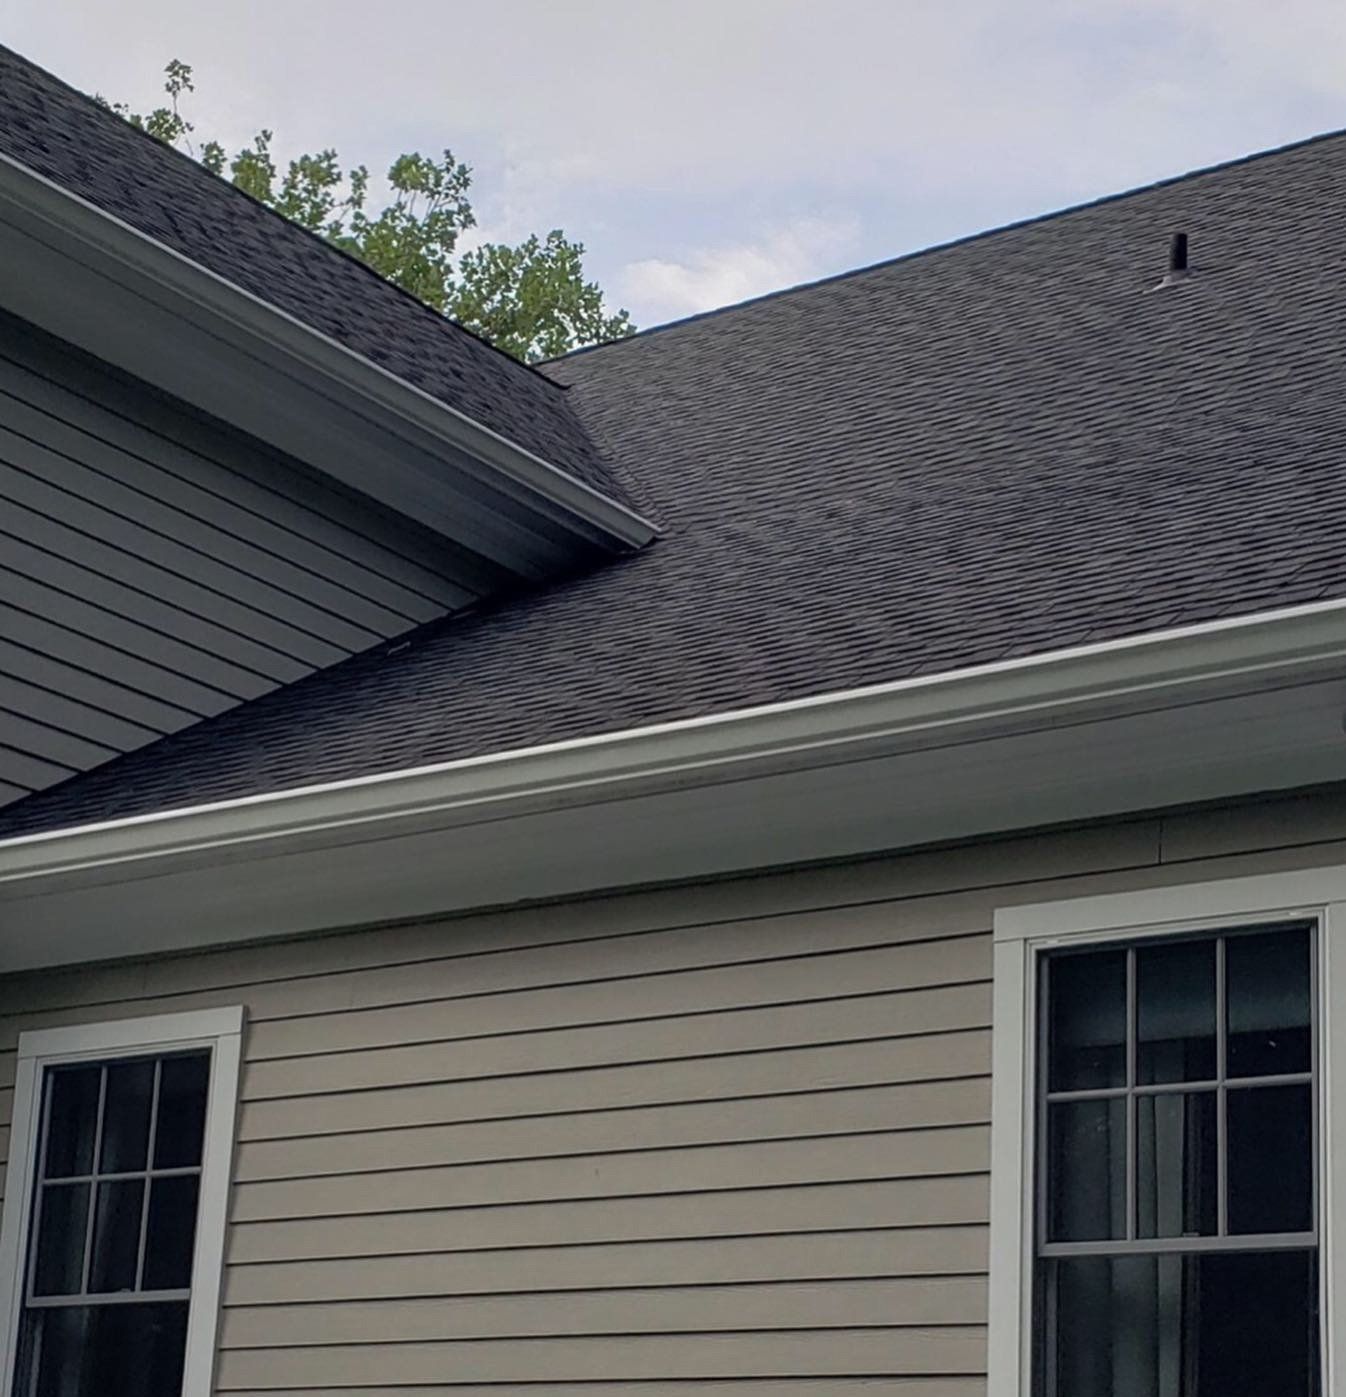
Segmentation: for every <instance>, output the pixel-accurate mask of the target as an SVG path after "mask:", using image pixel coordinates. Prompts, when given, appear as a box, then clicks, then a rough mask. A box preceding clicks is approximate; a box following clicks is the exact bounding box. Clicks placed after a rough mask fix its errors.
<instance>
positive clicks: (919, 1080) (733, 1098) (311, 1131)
mask: <svg viewBox="0 0 1346 1397" xmlns="http://www.w3.org/2000/svg"><path fill="white" fill-rule="evenodd" d="M932 1036H934V1037H938V1036H941V1035H928V1034H916V1035H913V1036H912V1038H911V1039H910V1040H907V1039H902V1038H895V1039H887V1040H883V1039H858V1040H855V1041H853V1042H851V1043H848V1044H846V1045H845V1046H847V1047H855V1048H866V1047H871V1046H875V1045H878V1044H882V1043H885V1042H897V1043H905V1042H907V1041H911V1042H913V1043H923V1042H924V1040H925V1039H926V1038H927V1037H932ZM942 1036H945V1037H952V1036H954V1034H953V1033H952V1032H950V1033H949V1034H945V1035H942ZM982 1036H984V1035H980V1034H979V1041H980V1038H981V1037H982ZM826 1050H827V1049H826V1047H825V1046H824V1047H820V1048H819V1051H820V1052H825V1051H826ZM791 1051H793V1050H791V1049H785V1050H776V1051H774V1052H773V1051H769V1050H768V1051H762V1052H759V1053H756V1054H754V1055H753V1056H754V1057H757V1058H766V1057H772V1056H776V1055H778V1054H779V1052H791ZM737 1056H739V1055H738V1054H719V1055H715V1054H712V1055H709V1056H707V1057H706V1058H703V1059H699V1060H698V1059H684V1061H702V1062H705V1063H707V1064H712V1063H716V1062H720V1063H723V1061H724V1060H725V1059H726V1058H734V1057H737ZM744 1056H746V1054H745V1055H744ZM666 1065H672V1064H666V1063H662V1062H661V1063H660V1064H659V1066H661V1067H662V1066H666ZM987 1067H988V1070H986V1071H969V1070H967V1069H966V1068H965V1067H963V1066H962V1065H961V1064H959V1063H956V1062H954V1063H940V1062H931V1063H930V1064H929V1066H928V1067H923V1068H917V1067H913V1069H912V1070H911V1072H910V1073H909V1074H907V1075H903V1076H896V1075H892V1076H890V1075H882V1076H877V1075H876V1076H869V1077H864V1078H856V1079H850V1078H847V1079H844V1080H841V1081H829V1082H827V1083H826V1084H825V1085H812V1084H809V1083H808V1082H807V1078H803V1079H801V1080H799V1081H797V1082H796V1083H795V1084H794V1085H789V1086H778V1087H767V1088H763V1089H761V1090H757V1091H746V1090H742V1089H738V1090H732V1089H726V1090H721V1091H720V1092H716V1093H714V1094H700V1095H694V1096H687V1095H671V1096H670V1095H650V1096H645V1095H642V1096H639V1097H638V1098H636V1099H633V1100H629V1101H621V1102H613V1103H611V1104H609V1105H592V1106H576V1105H571V1104H566V1105H553V1106H552V1107H551V1108H550V1109H547V1110H541V1109H536V1110H508V1109H501V1110H500V1111H499V1112H498V1113H495V1114H490V1115H466V1116H464V1115H447V1114H444V1113H442V1112H439V1113H435V1114H433V1115H432V1114H431V1113H428V1112H427V1113H426V1115H425V1116H424V1117H423V1118H419V1117H418V1118H417V1119H415V1120H406V1119H402V1120H398V1121H395V1122H389V1123H386V1124H379V1125H359V1126H349V1125H343V1126H335V1127H333V1128H331V1129H325V1128H319V1127H318V1126H317V1125H316V1124H315V1123H313V1122H312V1121H310V1120H307V1119H306V1118H304V1117H303V1116H302V1115H301V1116H300V1117H299V1121H301V1122H302V1124H300V1123H297V1122H296V1120H295V1112H296V1110H297V1108H298V1106H299V1105H301V1104H303V1103H308V1102H313V1101H317V1102H325V1101H327V1100H329V1099H330V1098H331V1097H333V1096H339V1097H343V1098H344V1096H345V1095H346V1094H345V1093H333V1092H329V1093H325V1094H324V1095H321V1096H315V1097H306V1096H299V1097H272V1098H269V1099H268V1100H267V1101H266V1103H265V1104H266V1105H268V1106H274V1107H275V1111H274V1113H269V1114H275V1115H276V1116H277V1118H278V1120H277V1125H278V1127H279V1128H274V1127H273V1128H272V1129H269V1130H267V1131H266V1132H262V1131H260V1130H257V1129H256V1128H255V1127H252V1126H250V1124H249V1121H248V1112H249V1110H252V1111H255V1110H256V1109H257V1108H258V1107H259V1106H261V1105H262V1104H263V1103H262V1102H245V1103H244V1110H243V1123H242V1126H241V1128H240V1131H239V1139H240V1141H243V1142H255V1141H262V1140H293V1139H305V1138H313V1137H321V1138H322V1139H324V1140H331V1141H333V1142H338V1141H340V1140H341V1138H342V1137H344V1136H347V1135H371V1134H379V1133H389V1134H391V1133H396V1132H399V1131H407V1130H419V1129H424V1128H426V1127H427V1126H436V1125H483V1124H486V1123H487V1122H492V1121H503V1120H508V1121H529V1120H536V1121H542V1120H549V1119H553V1118H555V1117H557V1116H570V1115H585V1116H614V1115H619V1114H623V1113H627V1112H630V1111H640V1110H648V1109H649V1108H651V1107H659V1108H661V1109H662V1108H667V1107H674V1108H676V1107H680V1106H700V1105H710V1104H718V1105H726V1104H732V1103H734V1102H744V1101H775V1100H779V1099H781V1098H790V1097H799V1098H811V1097H819V1096H826V1095H831V1094H835V1093H837V1092H844V1091H857V1090H867V1089H871V1088H874V1089H882V1088H885V1087H900V1086H917V1085H928V1084H931V1083H943V1084H949V1083H958V1082H974V1081H989V1057H988V1058H987ZM621 1070H623V1069H622V1068H577V1069H571V1070H569V1071H567V1070H564V1069H557V1070H555V1071H552V1072H551V1073H548V1074H545V1075H546V1076H548V1077H551V1078H557V1077H573V1076H583V1075H584V1074H585V1073H592V1072H605V1073H610V1072H614V1071H621ZM531 1075H532V1074H515V1075H514V1078H513V1079H512V1080H515V1081H518V1080H526V1079H528V1077H530V1076H531ZM510 1080H511V1078H510V1077H484V1078H483V1077H476V1078H468V1079H466V1080H465V1081H461V1082H453V1083H450V1085H452V1086H470V1085H473V1084H481V1083H484V1082H490V1083H492V1084H497V1083H505V1082H509V1081H510ZM426 1089H427V1088H425V1087H410V1088H404V1089H401V1090H402V1091H403V1093H404V1094H405V1093H409V1092H415V1091H422V1090H426ZM7 1090H8V1088H0V1104H2V1103H3V1101H4V1099H5V1092H6V1091H7ZM390 1090H397V1089H390V1088H384V1089H382V1090H379V1089H376V1088H367V1089H365V1090H364V1091H361V1092H358V1093H354V1095H356V1097H357V1098H359V1097H368V1098H370V1099H371V1100H378V1099H381V1098H382V1097H383V1096H385V1095H386V1094H387V1093H388V1092H389V1091H390ZM395 1113H396V1110H395V1108H392V1109H390V1110H389V1112H388V1114H389V1115H393V1114H395ZM287 1116H288V1119H287Z"/></svg>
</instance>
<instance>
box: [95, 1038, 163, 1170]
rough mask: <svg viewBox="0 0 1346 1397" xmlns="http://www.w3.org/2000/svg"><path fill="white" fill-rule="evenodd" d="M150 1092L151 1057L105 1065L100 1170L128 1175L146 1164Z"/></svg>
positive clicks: (152, 1061)
mask: <svg viewBox="0 0 1346 1397" xmlns="http://www.w3.org/2000/svg"><path fill="white" fill-rule="evenodd" d="M153 1095H154V1059H153V1058H145V1059H142V1060H141V1061H138V1062H137V1061H131V1062H114V1063H112V1064H111V1066H109V1067H108V1070H107V1100H106V1102H105V1104H104V1106H103V1148H102V1158H101V1161H100V1163H99V1166H98V1168H99V1172H100V1173H103V1174H129V1173H131V1172H132V1171H133V1170H136V1169H143V1168H144V1167H145V1160H146V1158H147V1154H148V1150H149V1138H150V1103H151V1100H152V1098H153Z"/></svg>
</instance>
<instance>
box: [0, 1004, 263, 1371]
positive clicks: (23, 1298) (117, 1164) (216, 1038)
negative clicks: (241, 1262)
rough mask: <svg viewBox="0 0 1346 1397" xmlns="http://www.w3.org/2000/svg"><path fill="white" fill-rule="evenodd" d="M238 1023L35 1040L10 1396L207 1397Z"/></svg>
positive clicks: (25, 1116)
mask: <svg viewBox="0 0 1346 1397" xmlns="http://www.w3.org/2000/svg"><path fill="white" fill-rule="evenodd" d="M241 1023H242V1015H241V1011H238V1010H225V1011H210V1012H207V1013H203V1014H190V1015H171V1016H165V1017H163V1018H160V1019H150V1020H140V1021H136V1022H133V1023H121V1024H111V1025H106V1026H102V1027H98V1028H78V1029H70V1030H55V1031H48V1032H41V1033H35V1034H26V1035H24V1036H23V1038H22V1039H21V1040H20V1047H19V1073H18V1078H17V1085H16V1099H15V1117H14V1138H15V1141H16V1144H15V1149H14V1159H13V1162H12V1164H11V1178H10V1181H9V1186H8V1188H7V1190H6V1200H5V1216H4V1225H3V1233H2V1234H0V1268H2V1269H0V1281H3V1283H5V1284H6V1285H8V1286H9V1296H8V1303H7V1305H6V1306H5V1308H4V1318H5V1319H6V1321H7V1327H6V1329H5V1331H4V1333H3V1334H0V1346H3V1349H4V1353H5V1371H4V1383H3V1385H2V1386H0V1392H3V1393H4V1394H5V1397H198V1394H199V1397H205V1394H206V1393H207V1392H208V1391H209V1384H210V1376H211V1367H212V1361H211V1360H212V1358H213V1348H214V1324H215V1311H216V1307H217V1300H218V1287H219V1271H220V1265H221V1260H222V1250H223V1240H224V1237H223V1232H224V1201H225V1195H226V1193H227V1187H228V1173H229V1159H230V1152H231V1141H232V1137H233V1114H234V1100H235V1096H236V1092H237V1078H238V1059H239V1052H238V1048H239V1039H240V1033H241Z"/></svg>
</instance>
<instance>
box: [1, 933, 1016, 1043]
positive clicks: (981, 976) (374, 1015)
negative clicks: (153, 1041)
mask: <svg viewBox="0 0 1346 1397" xmlns="http://www.w3.org/2000/svg"><path fill="white" fill-rule="evenodd" d="M957 942H962V943H964V945H965V946H966V947H967V948H969V949H972V948H976V949H978V950H979V951H980V950H984V951H985V952H986V953H987V954H985V955H981V954H978V955H977V956H975V957H969V962H968V965H967V966H966V967H959V966H951V967H950V970H951V971H953V970H957V971H959V973H957V974H951V975H950V977H949V978H938V977H936V978H922V979H918V980H914V981H913V982H912V983H910V984H902V983H894V982H888V983H886V984H884V985H881V986H880V987H879V988H876V989H865V990H853V989H849V988H841V989H840V992H837V991H834V992H833V993H831V994H826V993H819V992H817V990H816V989H815V992H813V993H810V994H802V993H797V992H796V993H785V994H783V995H782V996H781V997H779V998H776V999H766V998H762V999H753V998H751V997H748V998H745V999H741V1000H732V999H729V998H727V997H725V998H723V999H722V1000H721V1001H720V1002H719V1003H715V1004H711V1005H708V1006H707V1007H706V1008H704V1009H696V1008H693V1007H688V1006H680V1007H672V1008H668V1009H658V1010H654V1011H653V1012H645V1013H627V1014H624V1015H616V1016H612V1015H611V1014H609V1015H608V1016H605V1017H581V1018H567V1019H563V1020H561V1021H559V1022H553V1021H550V1020H549V1021H547V1022H544V1023H537V1024H534V1023H528V1024H522V1025H520V1026H518V1027H511V1028H501V1027H498V1026H492V1028H491V1030H490V1031H486V1030H484V1029H483V1030H480V1031H477V1032H462V1031H458V1032H443V1031H441V1028H440V1025H438V1024H437V1023H436V1024H435V1031H434V1032H430V1031H429V1027H428V1026H427V1028H426V1029H420V1028H417V1029H415V1030H414V1031H413V1032H408V1031H407V1025H406V1024H405V1023H404V1020H405V1019H406V1018H407V1017H408V1010H418V1011H431V1010H434V1009H436V1008H437V1007H438V1006H440V1005H446V1004H453V1005H459V1006H461V1005H465V1004H468V1003H474V1004H477V1005H480V1006H486V1005H494V1004H496V1003H498V1002H500V1001H502V1000H506V999H508V998H510V997H515V998H518V999H521V1000H528V1001H537V1000H541V1001H543V1002H544V1003H545V1002H546V1001H547V1000H548V999H559V998H560V997H562V996H564V995H567V994H573V993H575V992H580V993H583V992H584V991H592V990H598V989H601V990H603V991H604V997H605V998H606V997H607V996H608V995H610V994H611V995H615V994H616V993H617V992H619V991H620V990H621V989H622V988H625V987H637V986H648V985H661V986H662V985H665V984H669V983H675V984H676V982H677V977H685V978H686V981H687V985H688V987H689V988H691V989H695V988H697V987H698V986H699V985H700V983H701V982H702V981H705V980H711V979H718V980H719V981H721V982H729V981H731V980H733V981H737V980H744V979H746V980H749V981H751V979H752V974H751V972H760V971H761V970H762V968H763V967H767V968H770V969H775V970H779V971H781V972H788V971H790V970H794V969H798V970H800V971H801V972H803V971H805V970H807V969H811V968H812V963H813V962H814V961H815V960H817V959H818V957H815V956H798V955H789V956H781V957H764V958H761V959H756V960H733V961H721V962H719V963H718V964H696V965H687V966H678V967H676V968H672V969H669V970H658V971H653V972H651V973H649V974H630V973H628V974H622V975H612V976H594V975H588V976H584V977H581V978H573V979H557V980H551V981H546V982H539V983H525V984H521V985H520V984H513V985H502V986H499V987H492V988H481V989H465V990H463V991H462V992H461V993H453V994H444V993H443V992H442V991H441V992H440V993H437V994H433V995H431V996H430V997H424V993H425V992H423V994H422V997H416V998H406V999H401V998H399V999H397V1000H395V1001H393V1002H391V1003H383V1002H374V1003H368V1004H363V1003H362V1004H355V1005H351V1004H349V1003H348V1004H347V1005H346V1007H344V1008H342V1007H339V1006H336V1005H333V1007H331V1008H324V1009H320V1010H311V1011H307V1012H304V1013H293V1012H290V1013H287V1012H286V1011H285V1007H284V1006H285V1000H286V996H284V995H275V996H270V997H268V998H260V997H258V996H252V997H251V998H250V999H249V1005H250V1023H251V1024H252V1034H251V1037H250V1042H249V1061H250V1062H257V1061H270V1060H273V1059H276V1058H288V1057H309V1056H315V1055H320V1054H321V1055H328V1054H331V1055H335V1054H337V1053H342V1052H345V1053H352V1052H365V1051H369V1050H371V1049H375V1048H382V1047H388V1046H398V1047H403V1048H405V1047H413V1046H416V1045H418V1044H424V1043H449V1042H461V1041H463V1040H465V1039H469V1038H496V1037H501V1036H506V1035H510V1034H515V1033H518V1034H523V1033H534V1032H543V1031H551V1030H554V1029H556V1028H557V1027H561V1026H565V1027H572V1028H578V1027H581V1026H584V1027H595V1028H596V1027H602V1026H604V1025H617V1024H622V1023H633V1024H634V1023H644V1022H647V1021H651V1020H658V1019H663V1018H695V1017H704V1016H706V1015H709V1014H717V1013H725V1012H728V1011H731V1010H733V1009H738V1008H749V1007H762V1008H765V1007H771V1006H784V1005H789V1004H808V1003H819V1002H823V1001H827V1000H836V999H860V998H874V997H876V996H878V995H881V994H889V995H916V994H923V993H926V992H929V991H933V990H940V989H957V988H962V987H966V986H971V985H978V984H989V981H990V977H989V975H988V974H987V973H986V970H988V969H989V946H990V936H989V933H980V932H979V933H973V934H970V935H967V936H962V937H948V938H941V939H940V940H939V941H934V940H930V941H922V942H908V943H895V944H887V945H879V946H866V947H863V948H857V949H856V950H854V951H841V952H837V953H835V954H834V955H833V956H832V957H830V960H831V962H832V963H833V964H835V963H836V962H839V961H844V962H846V966H847V968H848V969H858V970H873V969H874V968H875V963H876V961H878V960H879V959H880V958H881V957H883V956H884V955H885V953H889V952H894V953H900V952H902V951H913V952H914V951H915V950H917V949H920V950H927V951H934V950H935V949H936V948H938V947H942V946H945V945H948V944H951V943H957ZM862 957H863V958H865V959H863V960H862V959H861V958H862ZM895 958H903V957H900V956H898V957H895ZM931 959H932V960H933V959H936V957H934V956H931ZM983 961H986V962H987V964H986V966H985V967H984V968H983V964H982V962H983ZM893 973H896V972H895V971H894V972H893ZM693 977H700V979H699V980H698V979H694V978H693ZM805 978H808V977H805ZM817 978H818V977H816V976H814V977H812V980H813V982H814V983H815V985H816V982H817ZM223 998H224V995H223V993H222V992H219V991H214V990H212V991H210V992H208V993H201V994H183V995H177V996H174V1000H175V1001H176V1006H175V1007H182V1008H190V1007H196V1006H204V1005H207V1004H215V1003H219V1002H221V1001H222V999H223ZM268 1000H269V1002H268ZM273 1005H274V1007H272V1006H273ZM59 1012H60V1011H55V1010H42V1011H40V1012H36V1013H33V1014H11V1015H8V1016H6V1017H5V1020H4V1025H3V1028H0V1034H2V1035H3V1040H2V1041H0V1051H5V1050H8V1049H9V1048H10V1047H11V1046H12V1045H13V1043H14V1040H15V1034H16V1033H17V1032H18V1031H20V1030H22V1029H26V1028H30V1027H39V1026H42V1025H44V1024H47V1023H50V1022H52V1021H53V1020H54V1018H55V1016H56V1015H57V1014H58V1013H59ZM79 1012H80V1013H81V1014H82V1015H87V1013H88V1012H89V1007H88V1006H81V1009H80V1011H79ZM591 1012H592V1011H591ZM371 1020H372V1021H373V1022H374V1023H375V1024H376V1025H379V1026H383V1025H385V1024H386V1025H390V1026H391V1025H400V1028H399V1033H398V1035H397V1036H393V1035H388V1034H385V1035H383V1036H382V1037H374V1038H372V1039H371V1038H369V1037H365V1038H363V1039H360V1040H358V1041H357V1040H356V1039H355V1029H354V1028H353V1025H354V1024H355V1023H360V1022H369V1021H371ZM313 1025H317V1026H320V1027H323V1028H329V1027H333V1026H334V1027H336V1028H338V1029H340V1028H341V1027H343V1026H344V1028H345V1029H346V1030H347V1032H348V1034H349V1035H350V1038H349V1040H348V1041H346V1042H343V1043H341V1044H340V1045H339V1046H317V1047H305V1048H300V1049H296V1048H294V1047H288V1049H287V1046H286V1037H288V1036H290V1035H292V1034H293V1032H294V1031H295V1030H296V1028H298V1029H304V1028H308V1027H310V1026H313ZM282 1035H284V1036H282ZM278 1036H281V1038H282V1041H281V1045H272V1044H269V1043H268V1040H269V1039H275V1038H276V1037H278Z"/></svg>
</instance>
